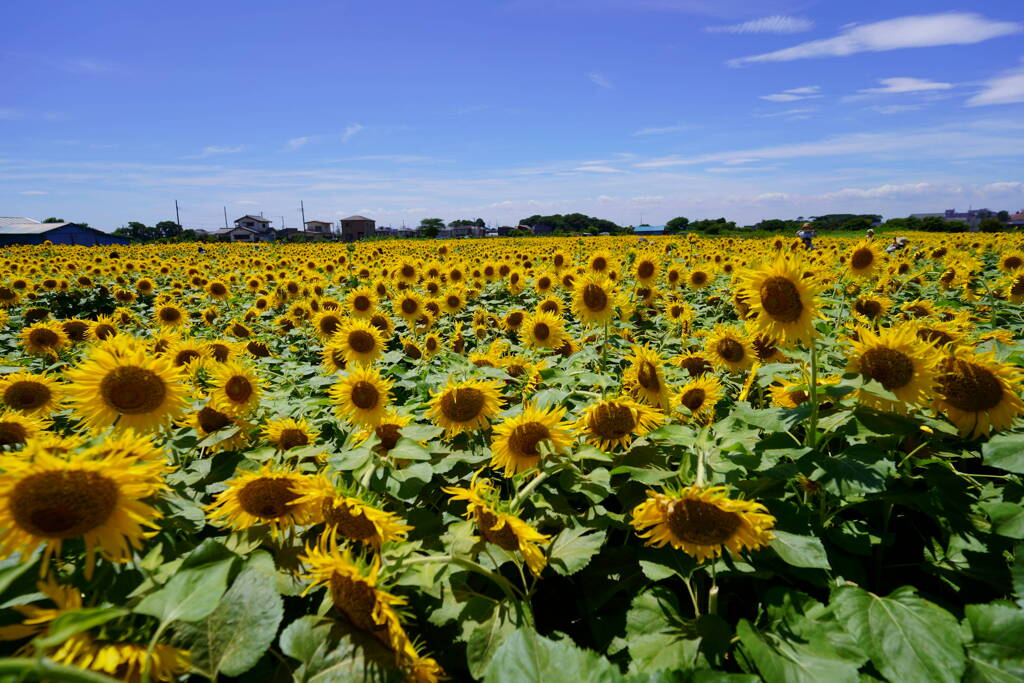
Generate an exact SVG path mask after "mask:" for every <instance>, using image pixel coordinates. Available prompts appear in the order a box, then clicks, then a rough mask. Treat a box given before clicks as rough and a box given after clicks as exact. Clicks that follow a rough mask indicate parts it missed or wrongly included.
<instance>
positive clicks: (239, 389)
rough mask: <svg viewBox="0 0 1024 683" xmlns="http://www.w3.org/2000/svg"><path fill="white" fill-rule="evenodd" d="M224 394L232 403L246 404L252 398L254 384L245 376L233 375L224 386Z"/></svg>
mask: <svg viewBox="0 0 1024 683" xmlns="http://www.w3.org/2000/svg"><path fill="white" fill-rule="evenodd" d="M224 393H225V394H227V395H228V398H229V399H231V402H232V403H245V402H246V401H248V400H249V399H250V398H252V395H253V387H252V382H250V381H249V378H248V377H245V376H243V375H233V376H232V377H231V378H230V379H229V380H228V381H227V382H226V383H225V384H224Z"/></svg>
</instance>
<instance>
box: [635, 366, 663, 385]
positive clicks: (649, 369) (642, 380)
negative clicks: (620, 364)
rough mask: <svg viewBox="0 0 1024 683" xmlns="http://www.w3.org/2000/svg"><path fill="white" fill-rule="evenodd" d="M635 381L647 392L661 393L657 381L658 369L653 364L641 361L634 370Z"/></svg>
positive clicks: (659, 382) (659, 383)
mask: <svg viewBox="0 0 1024 683" xmlns="http://www.w3.org/2000/svg"><path fill="white" fill-rule="evenodd" d="M636 381H637V382H638V383H639V384H640V386H642V387H643V388H644V389H646V390H647V391H661V381H660V380H659V379H658V368H656V367H654V363H651V362H650V361H646V360H645V361H643V362H642V363H640V367H639V368H637V370H636Z"/></svg>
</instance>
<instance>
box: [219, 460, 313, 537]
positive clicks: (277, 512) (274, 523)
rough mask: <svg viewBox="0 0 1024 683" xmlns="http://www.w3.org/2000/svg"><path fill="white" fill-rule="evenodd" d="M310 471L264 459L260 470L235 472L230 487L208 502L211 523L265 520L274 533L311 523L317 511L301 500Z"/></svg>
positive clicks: (237, 526) (245, 525)
mask: <svg viewBox="0 0 1024 683" xmlns="http://www.w3.org/2000/svg"><path fill="white" fill-rule="evenodd" d="M308 480H309V477H308V475H305V474H301V473H299V472H295V471H293V470H290V469H283V468H279V467H278V468H275V467H274V466H273V465H271V463H269V462H268V463H265V464H264V465H263V468H262V469H260V470H259V471H258V472H242V473H236V476H235V477H234V478H233V479H232V480H231V481H228V482H226V485H227V488H226V489H225V490H223V491H221V492H220V493H218V494H217V495H216V496H215V497H214V500H213V503H211V504H210V505H208V506H206V516H207V518H208V519H209V520H210V522H211V523H213V524H215V525H218V526H226V527H228V528H230V529H232V530H242V529H249V528H251V527H254V526H258V525H261V524H266V525H268V526H269V527H270V531H271V533H272V534H273V535H275V536H276V535H277V534H278V533H280V532H281V530H282V529H285V528H290V527H293V526H301V525H305V524H311V523H313V522H314V521H316V518H317V514H318V511H317V510H315V509H314V508H313V506H312V505H310V504H309V503H308V502H307V503H299V502H298V500H299V498H300V497H301V496H302V491H303V487H304V486H305V485H306V484H307V482H308Z"/></svg>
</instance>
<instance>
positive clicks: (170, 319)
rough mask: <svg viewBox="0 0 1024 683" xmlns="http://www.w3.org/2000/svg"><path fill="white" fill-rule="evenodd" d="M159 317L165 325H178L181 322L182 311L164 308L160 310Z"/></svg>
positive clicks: (168, 307)
mask: <svg viewBox="0 0 1024 683" xmlns="http://www.w3.org/2000/svg"><path fill="white" fill-rule="evenodd" d="M157 315H158V316H159V317H160V320H162V321H164V322H165V323H176V322H178V321H179V320H181V311H179V310H178V309H177V308H174V307H173V306H164V307H163V308H161V309H160V310H159V312H158V313H157Z"/></svg>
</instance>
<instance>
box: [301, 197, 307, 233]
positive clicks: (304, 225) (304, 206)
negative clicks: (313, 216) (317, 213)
mask: <svg viewBox="0 0 1024 683" xmlns="http://www.w3.org/2000/svg"><path fill="white" fill-rule="evenodd" d="M299 208H300V209H301V210H302V229H303V230H305V229H306V205H305V204H303V203H302V200H301V199H300V200H299Z"/></svg>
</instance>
